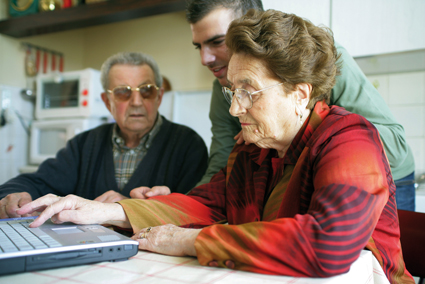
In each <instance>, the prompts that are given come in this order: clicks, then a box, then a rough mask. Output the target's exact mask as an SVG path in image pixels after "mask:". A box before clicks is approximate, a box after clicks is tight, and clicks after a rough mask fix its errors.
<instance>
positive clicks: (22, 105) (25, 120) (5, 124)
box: [0, 85, 34, 184]
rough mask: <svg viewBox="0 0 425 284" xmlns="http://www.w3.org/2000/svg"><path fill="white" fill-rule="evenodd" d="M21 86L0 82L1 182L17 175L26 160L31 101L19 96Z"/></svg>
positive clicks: (31, 111) (32, 105)
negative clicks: (1, 83)
mask: <svg viewBox="0 0 425 284" xmlns="http://www.w3.org/2000/svg"><path fill="white" fill-rule="evenodd" d="M21 90H22V88H17V87H12V86H5V85H0V125H1V126H0V169H1V170H0V184H3V183H5V182H6V181H8V180H9V179H11V178H13V177H15V176H16V175H18V174H19V168H20V167H22V166H23V165H26V164H27V160H28V140H29V129H28V125H29V124H30V121H31V120H32V119H33V113H34V104H33V102H31V101H28V100H25V99H23V98H22V96H21V94H20V92H21Z"/></svg>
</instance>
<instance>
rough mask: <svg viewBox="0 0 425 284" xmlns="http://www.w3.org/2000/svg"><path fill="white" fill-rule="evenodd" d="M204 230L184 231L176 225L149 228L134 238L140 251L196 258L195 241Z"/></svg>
mask: <svg viewBox="0 0 425 284" xmlns="http://www.w3.org/2000/svg"><path fill="white" fill-rule="evenodd" d="M201 230H202V229H183V228H180V227H177V226H175V225H170V224H168V225H163V226H158V227H149V228H145V229H142V230H140V232H138V233H136V234H135V235H134V236H133V237H132V238H133V239H134V240H136V241H138V242H139V249H142V250H148V251H152V252H157V253H161V254H166V255H174V256H185V255H190V256H196V250H195V239H196V237H197V236H198V234H199V232H201Z"/></svg>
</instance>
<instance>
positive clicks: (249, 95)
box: [222, 82, 283, 109]
mask: <svg viewBox="0 0 425 284" xmlns="http://www.w3.org/2000/svg"><path fill="white" fill-rule="evenodd" d="M282 84H283V82H281V83H278V84H276V85H272V86H268V87H265V88H263V89H261V90H258V91H255V92H252V93H251V92H250V91H248V90H246V89H243V88H236V89H235V90H234V91H232V90H230V89H229V88H227V87H224V86H223V87H222V92H223V95H224V98H225V99H226V101H227V102H228V103H230V105H231V104H232V101H233V98H234V97H235V93H236V91H237V90H243V91H245V92H246V93H247V94H248V98H249V101H250V102H251V106H250V107H248V108H246V107H244V106H242V105H241V102H240V101H239V98H238V96H236V99H237V100H238V103H239V105H240V106H241V107H243V108H245V109H251V108H252V106H253V105H254V102H253V101H252V95H255V94H257V93H260V92H262V91H265V90H268V89H271V88H273V87H277V86H280V85H282ZM227 92H231V93H232V101H229V100H228V98H227V96H226V93H227Z"/></svg>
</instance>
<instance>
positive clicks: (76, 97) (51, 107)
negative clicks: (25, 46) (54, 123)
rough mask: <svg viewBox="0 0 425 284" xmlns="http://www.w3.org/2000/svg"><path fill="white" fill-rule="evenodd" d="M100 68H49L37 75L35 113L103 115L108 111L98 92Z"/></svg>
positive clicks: (45, 115) (41, 115)
mask: <svg viewBox="0 0 425 284" xmlns="http://www.w3.org/2000/svg"><path fill="white" fill-rule="evenodd" d="M102 92H103V88H102V84H101V82H100V71H98V70H94V69H91V68H87V69H84V70H80V71H71V72H63V73H59V72H52V73H49V74H40V75H38V76H37V96H36V104H35V117H36V118H37V119H45V118H65V117H80V118H82V117H85V118H88V117H106V116H108V115H109V111H108V109H107V108H106V107H105V105H104V103H103V101H102V98H101V93H102Z"/></svg>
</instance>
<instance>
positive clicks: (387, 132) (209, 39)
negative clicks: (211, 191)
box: [186, 0, 415, 211]
mask: <svg viewBox="0 0 425 284" xmlns="http://www.w3.org/2000/svg"><path fill="white" fill-rule="evenodd" d="M249 9H257V10H263V4H262V2H261V0H193V1H191V2H189V3H188V6H187V10H186V18H187V20H188V22H189V24H190V28H191V30H192V42H193V45H194V46H195V47H196V48H197V49H199V52H200V55H201V63H202V64H203V65H204V66H206V67H207V68H208V69H209V70H211V72H212V73H213V74H214V76H215V77H216V78H217V79H216V80H215V81H214V82H213V93H212V98H211V107H210V120H211V123H212V133H213V137H212V142H211V148H210V159H209V164H208V169H207V172H206V174H205V175H204V177H203V178H202V180H201V181H200V182H199V183H198V185H200V184H204V183H207V182H209V181H210V179H211V177H212V176H213V175H214V174H215V173H217V172H218V171H219V170H220V169H221V168H223V167H224V166H225V165H226V162H227V158H228V156H229V154H230V151H231V150H232V148H233V146H234V144H235V141H234V137H235V136H236V135H237V134H238V133H239V132H240V131H241V125H240V123H239V120H238V119H237V118H235V117H232V116H231V115H230V113H229V107H230V105H229V103H228V102H226V100H225V98H224V96H223V93H222V90H221V89H222V86H227V85H228V82H227V67H228V64H229V60H230V54H229V52H228V49H227V46H226V45H225V43H224V39H225V35H226V32H227V29H228V27H229V24H230V23H231V22H232V21H233V20H234V19H236V18H239V17H241V16H242V15H244V14H245V13H246V12H247V11H248V10H249ZM336 47H337V50H338V52H339V53H340V54H341V59H342V62H343V65H342V70H341V75H340V76H339V77H337V83H336V85H335V87H334V88H333V89H332V95H331V101H330V103H331V105H338V106H342V107H344V108H345V109H347V110H348V111H350V112H353V113H357V114H360V115H362V116H364V117H365V118H367V119H368V120H369V121H370V122H372V123H373V124H374V125H375V127H376V128H377V129H378V131H379V133H380V136H381V140H382V142H383V144H384V147H385V151H386V153H387V157H388V159H389V162H390V165H391V171H392V174H393V178H394V180H395V183H396V186H397V193H396V199H397V206H398V208H399V209H405V210H411V211H414V209H415V188H414V185H413V183H412V182H410V184H409V182H406V181H411V180H413V179H414V169H415V164H414V159H413V154H412V151H411V149H410V147H409V145H408V144H407V142H406V139H405V136H404V129H403V127H402V126H401V125H400V124H399V123H398V122H397V121H396V119H395V118H394V116H393V115H392V114H391V112H390V110H389V108H388V106H387V105H386V103H385V101H384V100H383V99H382V97H381V96H380V94H379V93H378V92H377V90H376V89H375V88H374V87H373V85H372V84H371V83H370V82H369V81H368V80H367V78H366V77H365V75H364V74H363V73H362V71H361V70H360V68H359V67H358V66H357V64H356V63H355V61H354V60H353V58H352V57H351V56H350V55H349V54H348V53H347V51H346V50H345V49H344V48H343V47H342V46H340V45H338V44H336ZM353 94H355V95H353ZM237 138H238V137H236V139H237ZM238 143H242V140H241V138H240V139H239V140H238ZM406 184H408V185H406Z"/></svg>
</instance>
